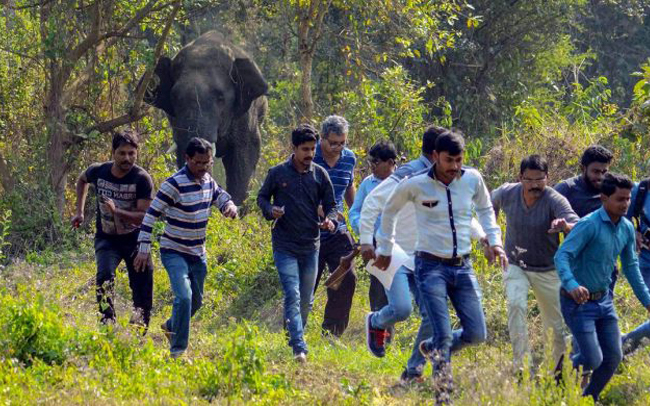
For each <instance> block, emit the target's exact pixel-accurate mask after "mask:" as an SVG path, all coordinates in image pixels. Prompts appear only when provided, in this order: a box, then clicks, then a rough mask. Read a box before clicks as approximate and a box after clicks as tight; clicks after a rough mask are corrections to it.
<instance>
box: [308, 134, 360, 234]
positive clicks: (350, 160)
mask: <svg viewBox="0 0 650 406" xmlns="http://www.w3.org/2000/svg"><path fill="white" fill-rule="evenodd" d="M314 163H315V164H318V165H320V166H322V167H323V168H325V170H326V171H327V174H328V175H329V176H330V180H331V181H332V186H334V199H335V200H336V210H338V211H339V212H340V213H343V195H344V194H345V190H346V189H347V188H348V187H349V186H350V185H351V184H352V182H353V181H354V166H355V165H356V164H357V157H356V156H355V155H354V152H352V151H351V150H349V149H348V148H343V151H341V157H340V158H339V160H338V161H336V165H334V167H333V168H332V167H330V166H329V165H328V164H327V162H325V158H323V151H322V150H321V147H320V143H318V145H317V146H316V154H315V156H314ZM346 229H347V227H346V226H345V221H341V222H339V225H338V229H337V231H345V230H346ZM329 235H330V233H329V232H328V231H324V230H321V238H323V237H326V236H329Z"/></svg>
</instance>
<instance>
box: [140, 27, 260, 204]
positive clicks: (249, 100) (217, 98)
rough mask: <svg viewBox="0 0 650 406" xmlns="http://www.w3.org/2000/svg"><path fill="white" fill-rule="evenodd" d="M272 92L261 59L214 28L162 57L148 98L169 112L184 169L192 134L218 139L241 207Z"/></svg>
mask: <svg viewBox="0 0 650 406" xmlns="http://www.w3.org/2000/svg"><path fill="white" fill-rule="evenodd" d="M267 90H268V84H267V83H266V81H265V79H264V77H263V76H262V73H261V72H260V70H259V69H258V67H257V65H255V62H253V60H252V59H251V58H250V57H249V56H248V55H247V54H246V53H245V52H244V51H242V50H241V49H240V48H239V47H237V46H235V45H233V44H232V43H230V42H229V41H228V40H226V39H225V38H224V36H223V35H222V34H221V33H219V32H217V31H208V32H206V33H205V34H203V35H201V36H200V37H198V38H197V39H195V40H194V41H192V42H190V43H189V44H187V45H186V46H185V47H183V48H182V49H181V50H180V51H179V52H178V54H176V56H175V57H174V58H173V59H170V58H169V57H166V56H163V57H161V58H159V60H158V62H157V63H156V67H155V69H154V75H153V76H152V80H150V82H149V85H148V86H147V89H146V92H145V97H144V102H145V103H147V104H150V105H152V106H154V107H157V108H159V109H161V110H163V111H164V112H165V113H166V115H167V119H168V120H169V123H170V125H171V127H172V131H173V137H174V143H175V146H176V148H175V149H176V164H177V165H178V167H179V168H181V167H182V166H183V165H184V164H185V158H184V155H185V154H184V152H185V148H186V147H187V143H188V142H189V140H190V139H191V138H192V137H196V136H198V137H201V138H204V139H206V140H208V141H209V142H211V143H213V146H214V153H215V156H216V157H218V158H222V162H223V165H224V169H225V172H226V190H227V191H228V193H229V194H230V195H231V196H232V200H233V201H234V202H235V204H237V205H239V204H241V203H242V202H243V201H244V200H245V199H246V196H247V193H248V185H249V182H250V179H251V177H252V176H253V173H254V172H255V167H256V166H257V161H258V160H259V157H260V145H261V136H260V124H261V123H262V120H263V119H264V116H265V115H266V112H267V109H268V107H267V100H266V97H265V95H266V92H267Z"/></svg>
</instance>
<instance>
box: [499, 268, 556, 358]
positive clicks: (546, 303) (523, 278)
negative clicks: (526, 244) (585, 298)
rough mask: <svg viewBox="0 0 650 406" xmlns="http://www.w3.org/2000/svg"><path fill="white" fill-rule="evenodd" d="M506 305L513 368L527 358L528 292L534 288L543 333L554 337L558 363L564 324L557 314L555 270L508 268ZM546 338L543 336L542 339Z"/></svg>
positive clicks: (528, 352)
mask: <svg viewBox="0 0 650 406" xmlns="http://www.w3.org/2000/svg"><path fill="white" fill-rule="evenodd" d="M504 283H505V289H506V299H507V306H508V331H509V333H510V341H511V342H512V354H513V358H514V364H515V366H516V367H521V366H522V363H523V360H524V357H525V356H526V355H530V349H529V345H528V326H527V323H526V315H527V314H528V289H529V288H531V287H532V288H533V293H534V295H535V298H536V299H537V305H538V306H539V309H540V313H541V316H542V326H543V327H544V332H545V333H544V334H546V332H548V330H549V329H551V330H552V334H553V358H554V360H555V362H557V361H558V360H559V358H560V356H561V355H562V353H564V349H565V346H566V345H565V341H564V321H563V319H562V312H561V311H560V278H559V276H558V274H557V272H556V271H555V270H551V271H546V272H531V271H524V270H523V269H522V268H520V267H518V266H516V265H512V264H511V265H509V266H508V273H507V274H506V276H505V278H504ZM544 338H545V337H544Z"/></svg>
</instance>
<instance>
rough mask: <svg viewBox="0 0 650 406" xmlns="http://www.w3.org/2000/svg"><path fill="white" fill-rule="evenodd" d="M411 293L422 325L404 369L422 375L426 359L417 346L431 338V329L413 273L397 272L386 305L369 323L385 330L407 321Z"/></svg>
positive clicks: (405, 268)
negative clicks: (418, 309) (420, 316)
mask: <svg viewBox="0 0 650 406" xmlns="http://www.w3.org/2000/svg"><path fill="white" fill-rule="evenodd" d="M411 293H412V294H413V298H414V299H415V303H416V304H417V305H418V307H419V308H420V314H421V315H422V323H421V324H420V329H419V330H418V335H417V337H416V338H415V343H414V345H413V351H412V353H411V357H410V358H409V360H408V362H407V364H406V368H407V370H408V373H409V375H422V370H423V369H424V365H425V364H426V359H424V357H423V356H422V354H421V353H420V348H419V346H420V342H421V341H422V340H426V339H428V338H431V336H432V329H431V323H430V322H429V318H428V317H427V313H426V312H425V311H424V306H423V305H422V302H421V298H420V291H419V290H418V288H417V286H416V284H415V274H414V273H413V271H411V270H410V269H408V268H407V267H405V266H402V267H401V268H400V269H398V270H397V272H396V273H395V277H394V278H393V284H392V285H391V286H390V289H387V290H386V297H387V299H388V305H386V306H384V307H383V308H381V309H380V310H379V311H378V312H375V313H373V315H372V318H371V320H370V322H371V324H372V326H373V327H375V328H381V329H387V328H389V327H391V326H393V325H394V324H395V323H397V322H400V321H404V320H406V319H408V317H409V316H410V315H411V312H412V311H413V304H412V302H411Z"/></svg>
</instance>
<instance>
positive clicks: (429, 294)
mask: <svg viewBox="0 0 650 406" xmlns="http://www.w3.org/2000/svg"><path fill="white" fill-rule="evenodd" d="M415 280H416V283H417V287H418V289H419V291H420V295H422V299H421V300H422V303H423V304H424V308H425V310H426V313H427V315H428V316H429V320H430V322H431V326H432V330H433V334H432V337H431V339H430V345H429V346H428V347H429V348H430V349H431V350H433V351H434V352H435V353H436V355H438V356H437V357H436V359H437V360H438V361H437V362H435V363H434V365H433V367H434V372H437V371H440V370H441V369H443V368H444V366H445V365H446V364H447V363H449V362H450V360H451V354H452V353H453V352H456V351H459V350H460V349H462V348H464V347H466V346H468V345H471V344H478V343H480V342H483V341H485V339H486V338H487V327H486V326H485V315H484V314H483V308H482V307H481V288H480V286H479V285H478V282H477V280H476V276H475V275H474V271H473V270H472V264H471V262H470V261H469V260H466V261H465V263H464V264H463V265H462V266H450V265H445V264H442V263H440V262H438V261H433V260H430V259H425V258H420V257H416V258H415ZM447 298H449V300H450V301H451V304H452V305H453V306H454V309H456V314H457V315H458V318H459V320H460V325H461V328H460V329H457V330H454V331H452V329H451V321H450V318H449V308H448V307H447Z"/></svg>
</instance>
